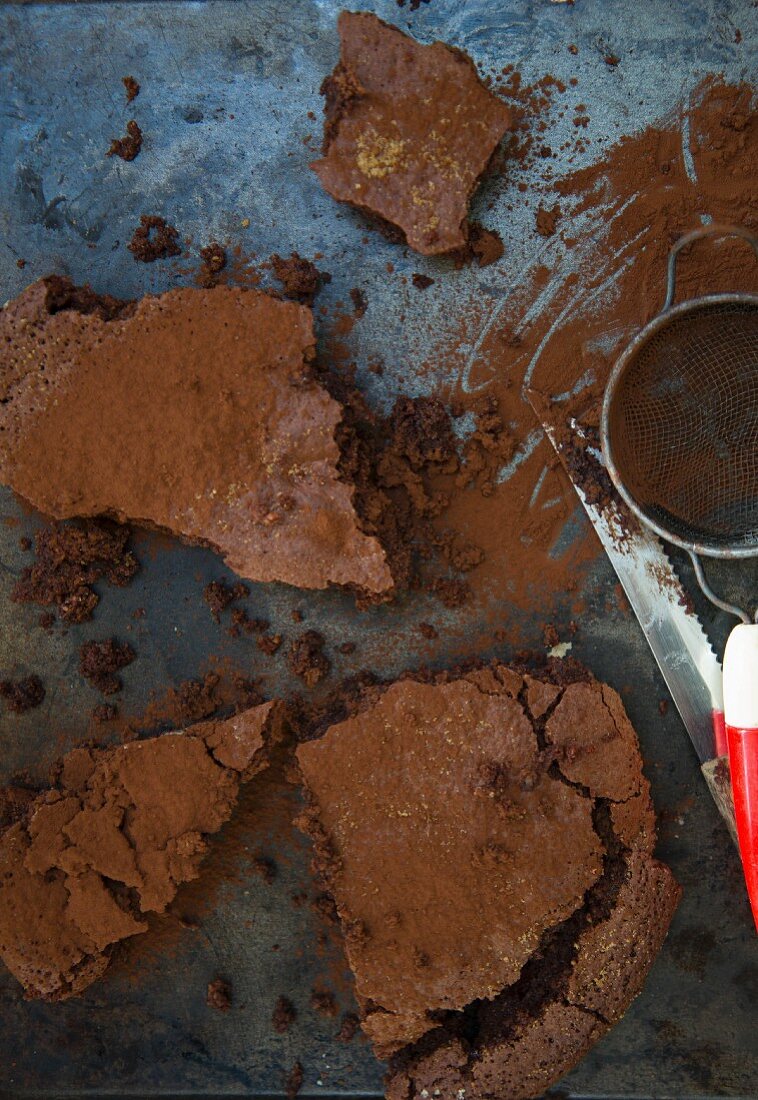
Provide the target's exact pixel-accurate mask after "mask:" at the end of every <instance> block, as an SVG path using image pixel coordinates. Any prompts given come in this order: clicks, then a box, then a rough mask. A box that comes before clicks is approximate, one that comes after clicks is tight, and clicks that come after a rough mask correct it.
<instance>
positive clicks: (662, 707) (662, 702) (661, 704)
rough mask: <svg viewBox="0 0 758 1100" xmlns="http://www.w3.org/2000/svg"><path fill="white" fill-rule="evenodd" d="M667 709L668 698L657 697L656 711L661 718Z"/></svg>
mask: <svg viewBox="0 0 758 1100" xmlns="http://www.w3.org/2000/svg"><path fill="white" fill-rule="evenodd" d="M668 709H669V701H668V699H659V700H658V713H659V714H660V716H661V718H663V717H665V715H666V714H667V713H668Z"/></svg>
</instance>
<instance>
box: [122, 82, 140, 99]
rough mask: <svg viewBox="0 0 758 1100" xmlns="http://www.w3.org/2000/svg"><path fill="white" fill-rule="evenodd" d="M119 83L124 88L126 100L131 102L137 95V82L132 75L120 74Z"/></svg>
mask: <svg viewBox="0 0 758 1100" xmlns="http://www.w3.org/2000/svg"><path fill="white" fill-rule="evenodd" d="M121 83H122V84H123V85H124V88H125V89H126V102H127V103H131V102H132V100H133V99H136V98H137V96H138V95H139V84H138V83H137V81H136V80H135V79H134V77H133V76H122V77H121Z"/></svg>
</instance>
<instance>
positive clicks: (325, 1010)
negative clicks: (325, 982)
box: [311, 989, 339, 1016]
mask: <svg viewBox="0 0 758 1100" xmlns="http://www.w3.org/2000/svg"><path fill="white" fill-rule="evenodd" d="M311 1008H312V1009H313V1011H314V1012H318V1013H320V1014H321V1015H322V1016H336V1015H337V1013H338V1012H339V1009H338V1007H337V999H336V997H335V996H334V994H333V993H332V992H331V990H329V989H314V990H313V991H312V992H311Z"/></svg>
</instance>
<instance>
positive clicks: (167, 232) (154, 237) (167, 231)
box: [127, 214, 182, 264]
mask: <svg viewBox="0 0 758 1100" xmlns="http://www.w3.org/2000/svg"><path fill="white" fill-rule="evenodd" d="M127 248H128V249H129V251H130V252H131V254H132V256H134V259H135V260H137V261H139V262H140V263H143V264H151V263H153V262H154V261H155V260H165V259H167V258H168V257H169V256H180V255H181V251H182V250H181V248H180V247H179V232H178V230H176V229H175V228H174V226H173V225H169V224H168V222H167V221H166V220H165V218H160V217H158V216H157V215H155V214H140V224H139V226H138V227H137V228H136V229H135V230H134V233H133V234H132V239H131V241H130V242H129V244H128V245H127Z"/></svg>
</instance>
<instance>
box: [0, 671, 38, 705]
mask: <svg viewBox="0 0 758 1100" xmlns="http://www.w3.org/2000/svg"><path fill="white" fill-rule="evenodd" d="M44 698H45V686H44V684H43V683H42V681H41V680H40V678H39V676H35V675H34V674H33V673H32V675H31V676H24V677H23V679H21V680H0V699H2V700H3V702H4V703H5V706H6V709H7V710H10V711H12V712H13V713H14V714H25V713H26V711H28V710H33V709H34V707H38V706H39V705H40V703H41V702H42V700H43V699H44Z"/></svg>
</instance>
